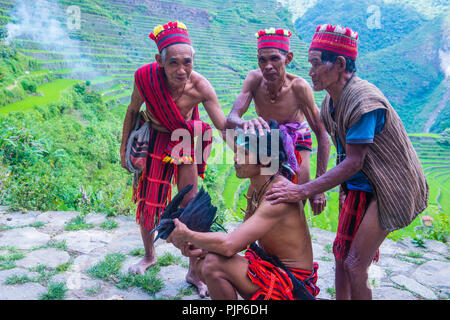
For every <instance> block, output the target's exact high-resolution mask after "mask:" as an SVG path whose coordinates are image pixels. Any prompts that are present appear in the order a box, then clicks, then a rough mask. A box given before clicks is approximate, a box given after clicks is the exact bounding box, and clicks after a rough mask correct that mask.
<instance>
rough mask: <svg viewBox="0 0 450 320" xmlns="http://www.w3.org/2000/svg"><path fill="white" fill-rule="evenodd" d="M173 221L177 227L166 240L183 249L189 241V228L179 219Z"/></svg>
mask: <svg viewBox="0 0 450 320" xmlns="http://www.w3.org/2000/svg"><path fill="white" fill-rule="evenodd" d="M173 223H174V224H175V229H173V231H172V233H171V234H170V236H169V237H168V238H167V240H166V241H167V242H169V243H172V244H173V245H174V246H175V247H177V248H178V249H180V250H183V249H184V248H185V247H186V243H187V242H188V241H187V239H186V234H187V232H188V230H189V229H188V227H186V225H185V224H184V223H183V222H181V221H180V220H178V219H174V220H173Z"/></svg>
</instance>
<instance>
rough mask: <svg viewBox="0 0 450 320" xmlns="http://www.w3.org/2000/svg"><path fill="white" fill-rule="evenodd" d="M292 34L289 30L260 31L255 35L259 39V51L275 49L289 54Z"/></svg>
mask: <svg viewBox="0 0 450 320" xmlns="http://www.w3.org/2000/svg"><path fill="white" fill-rule="evenodd" d="M291 35H292V33H291V32H290V31H289V30H284V29H276V30H275V28H270V29H265V30H260V31H258V33H256V34H255V36H256V38H257V39H258V50H259V49H267V48H274V49H279V50H282V51H284V52H289V46H290V39H289V37H290V36H291Z"/></svg>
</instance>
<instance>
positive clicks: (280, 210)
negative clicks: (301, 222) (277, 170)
mask: <svg viewBox="0 0 450 320" xmlns="http://www.w3.org/2000/svg"><path fill="white" fill-rule="evenodd" d="M283 179H285V178H284V177H280V176H279V177H276V178H275V179H274V180H273V182H272V183H271V184H270V186H269V189H270V187H271V186H272V185H273V184H274V183H277V182H282V181H283ZM291 212H292V213H295V214H298V213H299V212H300V207H299V204H298V203H286V202H282V203H278V204H274V205H272V204H270V202H268V201H266V200H265V199H263V200H262V201H261V203H260V206H259V207H258V210H256V212H255V214H260V215H264V216H265V217H268V218H274V219H279V218H284V217H286V216H287V215H288V214H289V213H291Z"/></svg>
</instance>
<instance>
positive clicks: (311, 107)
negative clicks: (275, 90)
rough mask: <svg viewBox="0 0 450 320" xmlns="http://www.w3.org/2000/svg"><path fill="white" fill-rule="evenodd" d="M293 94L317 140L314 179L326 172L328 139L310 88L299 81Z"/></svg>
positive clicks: (328, 155) (328, 149)
mask: <svg viewBox="0 0 450 320" xmlns="http://www.w3.org/2000/svg"><path fill="white" fill-rule="evenodd" d="M295 94H296V96H297V98H298V99H299V101H300V103H301V106H302V112H303V113H304V115H305V117H306V120H307V121H308V124H309V126H310V127H311V130H312V131H313V132H314V134H315V135H316V138H317V167H316V178H318V177H320V176H321V175H323V174H324V173H325V172H326V171H327V167H328V160H329V158H330V146H331V144H330V139H329V138H328V133H327V130H326V129H325V125H324V124H323V123H322V121H321V120H320V110H319V108H318V107H317V105H316V103H315V101H314V95H313V91H312V89H311V86H310V85H309V84H308V83H307V82H306V81H305V80H303V79H299V80H298V81H296V83H295Z"/></svg>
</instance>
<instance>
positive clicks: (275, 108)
mask: <svg viewBox="0 0 450 320" xmlns="http://www.w3.org/2000/svg"><path fill="white" fill-rule="evenodd" d="M254 102H255V110H256V113H257V114H258V116H260V117H261V118H263V119H264V120H266V121H268V120H269V119H273V120H276V121H277V122H278V123H286V122H294V121H298V122H302V121H304V118H305V116H304V114H303V112H302V111H301V105H300V104H299V102H298V101H297V98H296V97H295V95H294V93H293V92H292V90H291V89H290V88H285V89H283V90H281V91H280V92H279V94H278V95H277V96H276V98H275V100H272V99H271V97H270V95H269V93H268V92H267V89H266V88H265V87H262V86H261V87H259V88H258V89H257V90H256V92H255V94H254Z"/></svg>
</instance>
